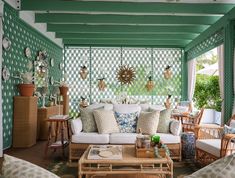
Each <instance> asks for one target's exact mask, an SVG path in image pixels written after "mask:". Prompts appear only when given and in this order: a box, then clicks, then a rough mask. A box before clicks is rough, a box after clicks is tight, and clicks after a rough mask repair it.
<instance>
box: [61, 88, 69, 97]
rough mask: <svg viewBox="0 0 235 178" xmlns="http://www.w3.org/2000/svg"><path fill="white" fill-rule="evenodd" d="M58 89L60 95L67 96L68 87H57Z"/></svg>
mask: <svg viewBox="0 0 235 178" xmlns="http://www.w3.org/2000/svg"><path fill="white" fill-rule="evenodd" d="M59 89H60V95H63V96H64V95H67V92H68V90H69V87H65V86H61V87H59Z"/></svg>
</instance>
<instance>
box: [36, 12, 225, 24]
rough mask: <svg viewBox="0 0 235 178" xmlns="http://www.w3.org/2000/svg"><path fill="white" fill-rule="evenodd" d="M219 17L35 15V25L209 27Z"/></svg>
mask: <svg viewBox="0 0 235 178" xmlns="http://www.w3.org/2000/svg"><path fill="white" fill-rule="evenodd" d="M220 17H221V16H173V15H160V16H159V15H147V16H146V15H110V14H109V15H107V14H102V15H101V14H96V15H94V14H63V13H37V14H36V15H35V22H36V23H58V24H71V23H82V24H120V25H121V24H127V25H131V24H143V25H144V24H145V25H157V24H175V25H179V24H181V25H186V24H187V25H191V24H192V25H197V24H201V25H211V24H213V23H215V22H216V21H217V20H218V19H219V18H220Z"/></svg>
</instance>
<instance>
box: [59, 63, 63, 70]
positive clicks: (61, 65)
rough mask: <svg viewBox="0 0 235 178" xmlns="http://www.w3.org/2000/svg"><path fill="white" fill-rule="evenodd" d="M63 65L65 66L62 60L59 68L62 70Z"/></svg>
mask: <svg viewBox="0 0 235 178" xmlns="http://www.w3.org/2000/svg"><path fill="white" fill-rule="evenodd" d="M63 66H64V65H63V63H62V62H61V63H60V64H59V69H60V70H62V69H63Z"/></svg>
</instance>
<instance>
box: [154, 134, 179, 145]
mask: <svg viewBox="0 0 235 178" xmlns="http://www.w3.org/2000/svg"><path fill="white" fill-rule="evenodd" d="M156 134H157V135H159V136H160V139H161V141H162V142H163V143H165V144H170V143H180V142H181V139H180V136H179V135H173V134H171V133H156Z"/></svg>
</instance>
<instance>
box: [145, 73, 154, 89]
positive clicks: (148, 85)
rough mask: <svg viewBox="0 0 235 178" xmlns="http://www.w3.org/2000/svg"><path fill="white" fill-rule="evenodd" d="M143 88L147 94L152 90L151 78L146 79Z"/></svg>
mask: <svg viewBox="0 0 235 178" xmlns="http://www.w3.org/2000/svg"><path fill="white" fill-rule="evenodd" d="M145 88H146V89H147V91H148V92H151V91H152V90H153V88H154V83H153V80H152V76H149V77H148V81H147V84H146V85H145Z"/></svg>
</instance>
